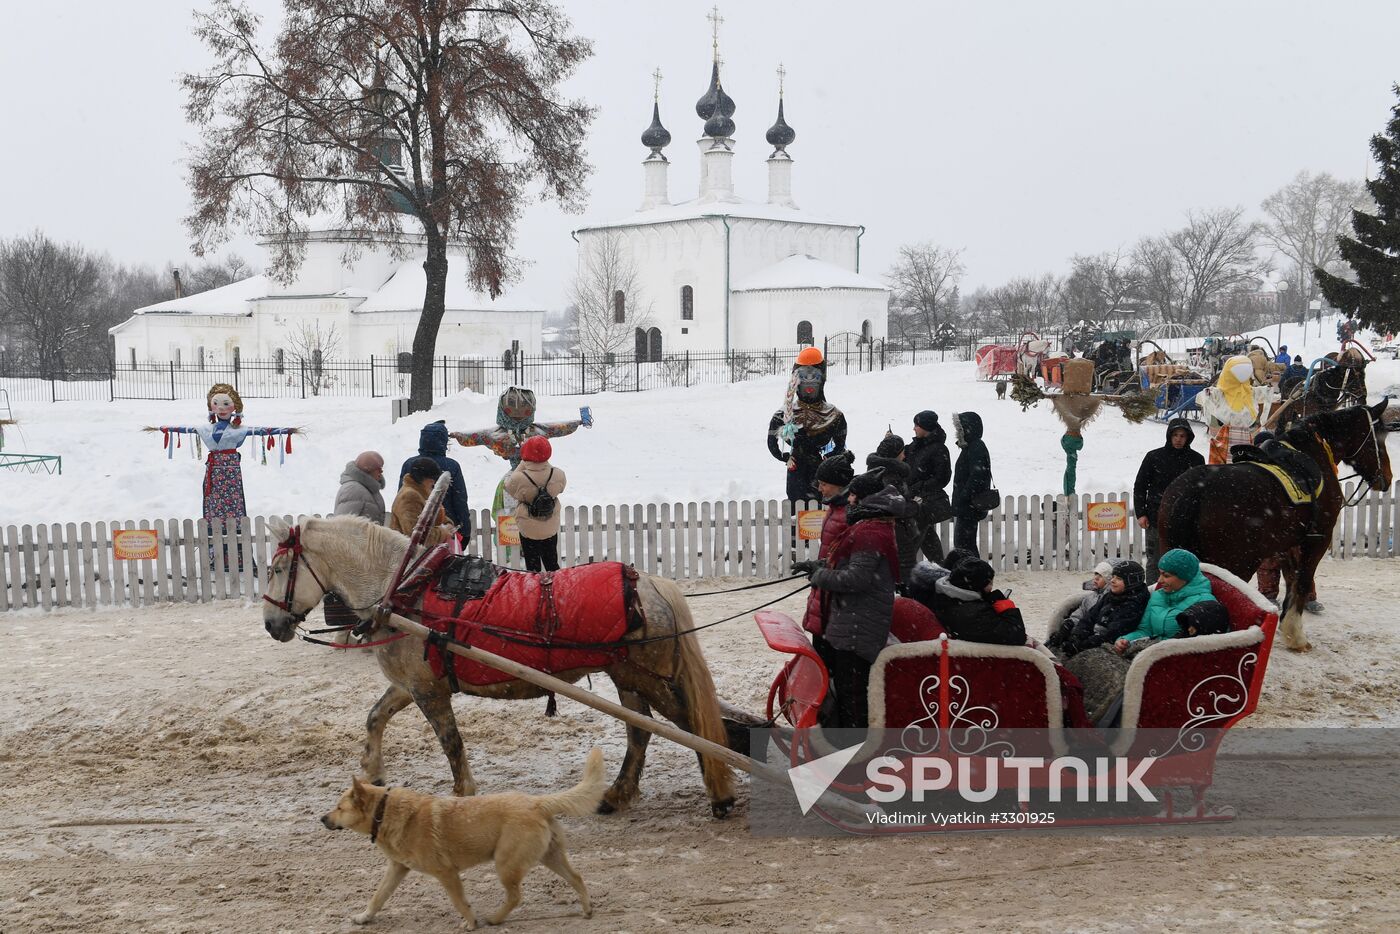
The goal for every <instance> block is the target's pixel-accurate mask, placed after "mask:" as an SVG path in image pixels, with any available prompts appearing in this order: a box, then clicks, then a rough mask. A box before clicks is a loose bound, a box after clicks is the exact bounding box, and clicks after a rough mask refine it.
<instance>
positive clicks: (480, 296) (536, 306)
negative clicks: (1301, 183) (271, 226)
mask: <svg viewBox="0 0 1400 934" xmlns="http://www.w3.org/2000/svg"><path fill="white" fill-rule="evenodd" d="M454 261H455V262H454ZM460 262H461V260H460V258H459V257H451V258H449V260H448V264H449V265H448V271H447V311H448V312H453V311H543V310H544V308H545V306H544V305H542V304H540V303H539V302H537V301H535V300H533V299H531V298H530V297H529V296H526V295H522V294H519V293H514V292H506V293H503V294H502V295H501V296H500V297H499V298H496V299H492V298H491V296H489V295H487V294H486V293H484V292H478V291H476V290H475V289H472V288H471V287H470V286H468V285H467V283H466V280H465V278H464V277H463V275H462V272H461V267H460V265H459V264H460ZM426 290H427V275H426V273H424V271H423V261H422V260H421V259H416V258H415V259H407V260H404V261H403V262H401V263H400V264H399V265H398V267H397V268H395V269H394V271H393V273H392V274H391V275H390V276H389V278H388V279H386V280H384V282H383V284H381V285H380V286H379V287H378V288H376V289H364V288H353V287H352V288H345V289H341V290H339V291H337V292H334V293H331V294H330V295H329V296H324V297H331V298H348V299H363V301H361V302H359V303H358V304H356V305H355V306H354V307H353V309H352V310H353V311H354V312H355V313H356V314H372V313H375V312H389V311H409V312H419V311H421V310H422V309H423V295H424V293H425V292H426ZM282 291H283V290H281V289H279V288H277V287H276V286H275V284H274V283H272V282H271V281H270V280H269V279H268V277H267V276H250V277H249V278H247V279H240V280H239V281H237V282H234V283H232V284H231V285H225V286H221V287H219V288H217V289H209V290H208V291H207V292H199V293H196V294H194V295H186V296H185V297H183V298H172V299H170V300H169V301H165V302H157V303H156V304H154V305H147V306H145V307H144V308H138V309H136V310H135V311H133V312H132V314H133V315H227V316H231V317H246V316H248V315H251V314H252V313H253V309H252V307H251V303H253V302H255V301H257V300H259V299H264V298H294V297H296V298H305V297H313V296H290V295H284V294H280V293H281V292H282ZM314 297H323V296H314Z"/></svg>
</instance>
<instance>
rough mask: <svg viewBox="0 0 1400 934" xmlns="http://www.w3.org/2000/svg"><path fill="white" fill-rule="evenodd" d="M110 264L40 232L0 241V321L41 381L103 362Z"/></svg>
mask: <svg viewBox="0 0 1400 934" xmlns="http://www.w3.org/2000/svg"><path fill="white" fill-rule="evenodd" d="M107 266H108V264H107V263H106V261H105V260H103V259H102V258H100V257H98V256H95V255H93V254H92V253H89V252H88V251H87V250H85V249H83V248H82V247H81V246H79V245H78V244H76V243H56V242H55V241H53V240H50V239H49V238H48V237H47V236H46V235H45V234H44V233H43V232H42V231H37V230H36V231H34V232H33V233H31V234H29V235H27V236H23V237H16V238H15V239H13V240H8V241H0V322H3V323H4V324H5V328H6V330H7V332H11V333H13V334H15V335H17V336H18V338H19V343H20V344H21V346H22V349H23V350H24V351H27V352H26V353H25V354H24V356H25V357H27V358H29V359H30V360H32V361H33V362H34V363H36V364H37V365H38V368H39V375H40V376H41V377H42V378H44V379H59V378H62V377H63V376H64V375H65V374H66V373H67V372H68V370H69V369H70V367H72V366H74V365H84V364H89V363H92V362H93V361H92V359H91V358H92V357H93V356H94V349H96V350H97V354H96V355H97V356H98V357H99V359H100V360H101V361H102V362H103V363H104V364H105V362H106V359H107V354H106V352H105V349H106V346H107V333H106V328H107V327H108V326H109V320H108V317H107V315H106V314H105V312H106V311H107V308H108V306H107V304H106V302H105V301H104V300H105V299H106V297H107V295H106V288H107V282H106V271H107Z"/></svg>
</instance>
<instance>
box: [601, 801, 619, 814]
mask: <svg viewBox="0 0 1400 934" xmlns="http://www.w3.org/2000/svg"><path fill="white" fill-rule="evenodd" d="M598 813H599V814H616V813H617V808H615V807H613V806H612V804H610V803H609V802H608V801H607V799H604V800H602V801H599V802H598Z"/></svg>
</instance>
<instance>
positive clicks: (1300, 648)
mask: <svg viewBox="0 0 1400 934" xmlns="http://www.w3.org/2000/svg"><path fill="white" fill-rule="evenodd" d="M1312 648H1313V644H1312V643H1311V642H1304V643H1303V644H1302V645H1290V646H1289V647H1288V651H1290V652H1297V653H1298V654H1299V655H1302V654H1303V653H1304V652H1311V651H1312Z"/></svg>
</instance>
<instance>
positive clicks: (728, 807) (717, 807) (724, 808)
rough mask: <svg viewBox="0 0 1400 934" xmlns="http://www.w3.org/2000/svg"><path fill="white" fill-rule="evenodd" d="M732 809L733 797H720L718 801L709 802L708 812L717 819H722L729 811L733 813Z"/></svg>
mask: <svg viewBox="0 0 1400 934" xmlns="http://www.w3.org/2000/svg"><path fill="white" fill-rule="evenodd" d="M733 811H734V799H733V798H721V799H720V800H718V801H711V802H710V813H711V814H713V815H714V816H715V818H716V819H717V820H724V819H725V818H726V817H728V816H729V815H730V814H731V813H733Z"/></svg>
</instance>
